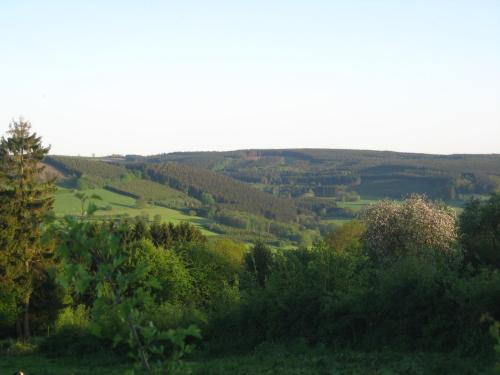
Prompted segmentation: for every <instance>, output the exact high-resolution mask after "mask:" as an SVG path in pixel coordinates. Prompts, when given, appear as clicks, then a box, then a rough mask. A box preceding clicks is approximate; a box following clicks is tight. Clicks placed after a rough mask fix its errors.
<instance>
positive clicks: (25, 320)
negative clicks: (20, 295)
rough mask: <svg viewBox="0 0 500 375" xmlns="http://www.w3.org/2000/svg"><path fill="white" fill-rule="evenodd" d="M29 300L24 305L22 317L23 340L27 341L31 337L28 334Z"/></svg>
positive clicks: (29, 333)
mask: <svg viewBox="0 0 500 375" xmlns="http://www.w3.org/2000/svg"><path fill="white" fill-rule="evenodd" d="M29 312H30V300H29V299H28V300H27V301H26V303H25V304H24V312H23V314H24V316H23V331H24V332H23V339H24V340H28V339H29V338H30V337H31V332H30V315H29Z"/></svg>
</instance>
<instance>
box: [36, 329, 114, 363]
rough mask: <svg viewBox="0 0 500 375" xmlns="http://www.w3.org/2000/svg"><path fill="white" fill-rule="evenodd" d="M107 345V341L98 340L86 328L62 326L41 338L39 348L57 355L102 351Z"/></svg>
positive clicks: (105, 349) (46, 352)
mask: <svg viewBox="0 0 500 375" xmlns="http://www.w3.org/2000/svg"><path fill="white" fill-rule="evenodd" d="M109 347H110V345H109V343H106V342H104V341H102V340H100V339H99V338H97V337H96V336H94V335H93V334H92V333H90V331H89V330H88V329H85V328H81V327H77V326H64V327H62V328H61V329H60V330H58V332H57V333H55V334H54V335H52V336H49V337H47V338H46V339H45V340H43V341H42V342H41V344H40V346H39V350H40V351H41V352H43V353H45V354H49V355H54V356H58V357H59V356H64V355H68V356H75V355H78V356H80V355H82V354H91V353H97V352H104V351H107V348H109Z"/></svg>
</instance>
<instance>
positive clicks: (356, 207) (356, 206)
mask: <svg viewBox="0 0 500 375" xmlns="http://www.w3.org/2000/svg"><path fill="white" fill-rule="evenodd" d="M376 202H377V200H374V199H360V200H358V201H354V202H337V205H338V206H339V207H340V208H349V209H351V210H352V211H354V212H356V213H358V212H360V211H361V210H363V209H364V208H365V207H366V206H368V205H369V204H372V203H376Z"/></svg>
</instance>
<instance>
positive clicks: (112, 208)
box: [54, 187, 215, 236]
mask: <svg viewBox="0 0 500 375" xmlns="http://www.w3.org/2000/svg"><path fill="white" fill-rule="evenodd" d="M75 192H76V191H75V190H72V189H67V188H62V187H59V188H58V189H57V191H56V193H55V202H54V210H55V213H56V215H57V216H59V217H62V216H65V215H80V214H81V203H80V200H79V199H78V198H76V197H75ZM78 192H80V193H84V194H86V195H89V196H91V195H93V194H96V195H98V196H100V197H101V198H102V200H97V199H93V200H92V202H93V203H95V204H96V205H97V206H98V207H99V208H100V209H99V210H98V211H97V212H96V213H95V214H94V215H95V216H97V217H101V218H104V217H119V216H121V217H135V216H147V217H149V219H150V220H153V218H154V217H155V216H156V215H159V216H161V221H162V222H172V223H174V224H178V223H180V222H183V221H188V222H190V223H192V224H193V225H195V226H197V227H198V228H200V230H201V231H202V232H203V234H204V235H207V236H211V235H215V233H213V232H211V231H209V230H207V229H205V226H206V225H207V224H208V223H209V220H207V219H205V218H202V217H199V216H190V215H186V214H184V213H182V212H181V211H178V210H174V209H171V208H166V207H160V206H155V205H147V206H146V207H141V208H137V207H136V200H135V199H134V198H131V197H128V196H125V195H122V194H118V193H114V192H112V191H109V190H106V189H99V188H98V189H88V190H81V191H80V190H79V191H78Z"/></svg>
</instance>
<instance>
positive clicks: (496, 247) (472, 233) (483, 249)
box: [460, 193, 500, 268]
mask: <svg viewBox="0 0 500 375" xmlns="http://www.w3.org/2000/svg"><path fill="white" fill-rule="evenodd" d="M460 233H461V237H460V239H461V243H462V245H463V248H464V250H465V257H466V259H467V261H469V262H471V263H473V264H475V265H481V264H482V265H489V266H494V267H496V268H500V194H498V193H497V194H493V195H492V196H491V197H490V199H489V200H488V201H486V202H481V201H479V200H472V201H470V202H469V203H468V204H467V205H466V206H465V209H464V212H463V213H462V215H460Z"/></svg>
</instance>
